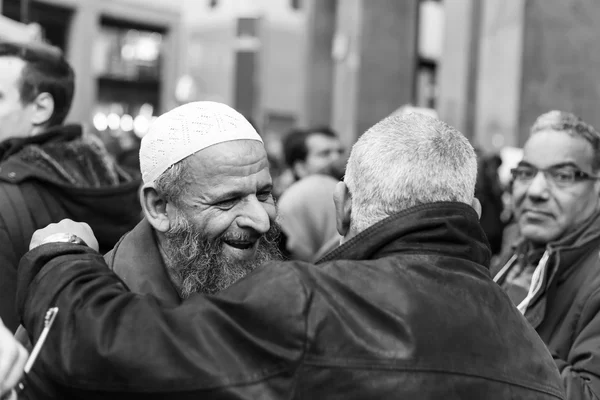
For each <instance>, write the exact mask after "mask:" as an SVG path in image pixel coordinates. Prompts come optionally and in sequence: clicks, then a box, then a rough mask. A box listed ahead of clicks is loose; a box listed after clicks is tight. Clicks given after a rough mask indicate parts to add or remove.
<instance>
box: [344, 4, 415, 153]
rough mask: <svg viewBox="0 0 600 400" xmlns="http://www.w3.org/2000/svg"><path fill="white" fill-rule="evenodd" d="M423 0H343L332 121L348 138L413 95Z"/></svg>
mask: <svg viewBox="0 0 600 400" xmlns="http://www.w3.org/2000/svg"><path fill="white" fill-rule="evenodd" d="M417 21H418V0H402V1H398V0H344V1H340V2H339V3H338V12H337V32H336V36H335V39H334V46H333V47H334V49H333V53H334V59H335V76H334V88H333V111H332V121H333V127H334V129H336V130H337V131H338V132H340V135H341V136H342V138H343V140H344V141H345V142H346V143H347V144H352V143H353V142H354V141H355V140H356V139H357V138H358V136H360V135H361V134H362V133H364V132H365V130H367V129H368V128H369V127H371V126H372V125H373V124H375V123H376V122H378V121H379V120H381V119H382V118H384V117H386V116H387V115H389V114H390V113H391V112H393V111H394V110H396V109H397V108H398V107H400V106H401V105H403V104H405V103H409V102H411V101H412V98H413V87H414V77H415V69H416V60H417V51H416V44H417Z"/></svg>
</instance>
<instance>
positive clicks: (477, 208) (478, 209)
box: [471, 197, 481, 218]
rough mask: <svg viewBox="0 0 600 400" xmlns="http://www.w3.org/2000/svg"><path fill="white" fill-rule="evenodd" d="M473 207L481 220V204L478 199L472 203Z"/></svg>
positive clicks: (474, 199) (475, 198)
mask: <svg viewBox="0 0 600 400" xmlns="http://www.w3.org/2000/svg"><path fill="white" fill-rule="evenodd" d="M471 207H473V209H474V210H475V212H476V213H477V216H478V217H479V218H481V203H480V202H479V200H478V199H477V197H473V202H472V203H471Z"/></svg>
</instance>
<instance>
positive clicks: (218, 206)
mask: <svg viewBox="0 0 600 400" xmlns="http://www.w3.org/2000/svg"><path fill="white" fill-rule="evenodd" d="M188 161H189V162H188V164H187V168H188V169H189V171H192V174H191V175H190V177H189V178H191V179H190V181H189V182H188V184H189V186H188V187H187V190H186V192H185V194H184V195H183V196H184V199H183V201H180V202H179V203H181V204H179V205H177V206H176V205H174V204H172V203H171V204H169V205H168V206H167V207H168V208H167V210H168V215H169V220H170V226H171V228H170V229H169V231H168V232H166V233H165V239H166V241H165V243H164V251H165V253H166V257H165V262H166V264H167V266H168V267H169V269H170V270H171V272H172V273H174V274H175V281H176V286H178V289H179V291H180V295H181V297H182V298H185V297H187V296H189V295H190V294H191V293H194V292H198V291H201V292H204V293H215V292H218V291H220V290H222V289H224V288H226V287H228V286H229V285H231V284H233V283H234V282H235V281H237V280H238V279H240V278H242V277H243V276H245V275H246V274H247V273H249V272H250V271H252V270H253V269H254V268H256V267H257V266H259V265H260V264H262V263H264V262H267V261H269V260H271V259H276V258H279V253H278V249H277V235H278V228H277V226H276V225H275V223H274V221H275V218H276V207H275V202H274V200H273V196H272V195H271V189H272V182H271V176H270V174H269V165H268V162H267V154H266V152H265V149H264V147H263V145H262V143H260V142H258V141H253V140H237V141H231V142H225V143H221V144H217V145H214V146H211V147H208V148H206V149H204V150H201V151H200V152H198V153H196V154H195V155H193V156H190V158H189V160H188Z"/></svg>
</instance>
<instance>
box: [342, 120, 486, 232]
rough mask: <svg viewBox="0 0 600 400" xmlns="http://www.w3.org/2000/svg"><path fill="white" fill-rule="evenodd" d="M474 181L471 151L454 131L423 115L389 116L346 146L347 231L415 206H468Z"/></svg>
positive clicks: (463, 139)
mask: <svg viewBox="0 0 600 400" xmlns="http://www.w3.org/2000/svg"><path fill="white" fill-rule="evenodd" d="M476 180H477V157H476V155H475V151H474V149H473V146H471V144H470V143H469V141H468V140H467V138H466V137H464V136H463V135H462V134H461V133H460V132H459V131H457V130H456V129H454V128H453V127H451V126H449V125H448V124H446V123H444V122H442V121H440V120H438V119H436V118H433V117H430V116H426V115H423V114H416V113H413V114H408V115H403V116H394V115H392V116H390V117H387V118H386V119H384V120H383V121H381V122H379V123H377V124H376V125H375V126H373V127H372V128H370V129H369V130H368V131H367V132H366V133H364V134H363V135H362V136H361V137H360V138H359V139H358V141H357V142H356V144H355V145H354V146H353V147H352V151H351V153H350V158H349V159H348V166H347V169H346V176H345V178H344V182H345V183H346V185H347V186H348V190H349V192H350V196H351V199H352V215H351V222H350V224H351V227H352V228H353V229H354V230H355V231H357V232H360V231H363V230H365V229H366V228H368V227H369V226H371V225H373V224H375V223H377V222H379V221H381V220H383V219H385V218H387V217H388V216H390V215H393V214H396V213H398V212H400V211H402V210H405V209H407V208H410V207H414V206H417V205H420V204H428V203H434V202H441V201H454V202H462V203H466V204H469V205H471V204H472V202H473V197H474V195H475V182H476Z"/></svg>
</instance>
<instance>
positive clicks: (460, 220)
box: [319, 202, 491, 268]
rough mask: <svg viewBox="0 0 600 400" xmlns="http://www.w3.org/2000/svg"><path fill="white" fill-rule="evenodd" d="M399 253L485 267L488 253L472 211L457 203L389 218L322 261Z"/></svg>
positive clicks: (422, 207) (418, 208)
mask: <svg viewBox="0 0 600 400" xmlns="http://www.w3.org/2000/svg"><path fill="white" fill-rule="evenodd" d="M400 252H412V253H437V254H443V255H445V256H450V257H457V258H462V259H465V260H469V261H472V262H475V263H478V264H481V265H483V266H485V267H486V268H488V267H489V264H490V257H491V254H490V249H489V244H488V241H487V238H486V237H485V233H484V232H483V229H482V228H481V225H480V224H479V218H478V215H477V213H476V212H475V210H473V208H472V207H470V206H468V205H466V204H463V203H458V202H439V203H431V204H423V205H419V206H416V207H412V208H409V209H407V210H404V211H402V212H400V213H398V214H395V215H392V216H390V217H388V218H386V219H384V220H383V221H380V222H378V223H376V224H375V225H373V226H371V227H369V228H368V229H366V230H364V231H363V232H361V233H359V234H358V235H356V236H355V237H353V238H352V239H350V240H349V241H347V242H345V243H344V244H342V245H341V246H340V247H338V248H337V249H335V250H333V251H332V252H331V253H329V254H328V255H326V256H325V257H323V258H322V259H321V260H320V261H319V263H321V262H325V261H332V260H365V259H376V258H380V257H385V256H387V255H390V254H395V253H400Z"/></svg>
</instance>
